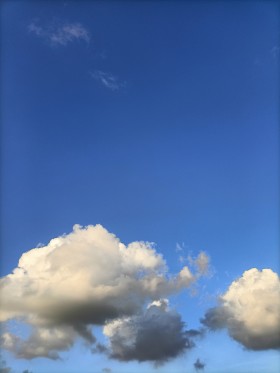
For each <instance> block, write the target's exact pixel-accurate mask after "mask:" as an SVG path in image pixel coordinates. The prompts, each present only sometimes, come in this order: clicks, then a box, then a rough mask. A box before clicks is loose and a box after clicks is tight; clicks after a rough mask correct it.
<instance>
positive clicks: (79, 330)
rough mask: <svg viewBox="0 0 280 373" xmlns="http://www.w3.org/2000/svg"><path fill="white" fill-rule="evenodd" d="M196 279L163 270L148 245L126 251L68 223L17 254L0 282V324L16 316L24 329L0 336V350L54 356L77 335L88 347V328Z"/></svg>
mask: <svg viewBox="0 0 280 373" xmlns="http://www.w3.org/2000/svg"><path fill="white" fill-rule="evenodd" d="M196 280H197V275H196V273H191V271H190V270H189V268H188V267H186V266H185V267H183V268H182V270H181V271H180V272H179V273H178V274H177V275H171V274H170V273H168V268H167V266H166V263H165V261H164V259H163V257H162V255H160V254H159V253H157V252H156V250H155V247H154V245H153V244H151V243H148V242H138V241H137V242H132V243H130V244H128V245H127V246H126V245H124V244H123V243H121V242H120V240H119V239H118V238H117V237H116V236H115V235H114V234H112V233H109V232H108V231H107V230H106V229H105V228H103V227H102V226H101V225H96V226H88V227H85V228H82V227H80V226H78V225H75V226H74V230H73V232H71V233H70V234H68V235H63V236H61V237H57V238H54V239H52V240H51V241H50V242H49V244H48V245H46V246H44V247H39V248H35V249H31V250H30V251H27V252H26V253H24V254H23V255H22V257H21V258H20V260H19V263H18V267H17V268H15V269H14V271H13V272H12V273H11V274H9V275H7V276H5V277H3V278H2V279H0V297H1V311H0V321H2V322H5V321H7V320H10V319H14V318H18V319H20V320H22V321H23V322H25V323H27V324H29V325H31V327H32V331H31V334H30V336H29V337H28V338H27V339H26V340H22V339H21V338H19V337H18V336H16V335H14V334H11V333H9V331H7V332H5V333H4V334H3V336H2V345H3V347H4V348H5V349H8V350H10V351H12V352H13V353H14V354H15V355H16V356H17V357H19V358H26V359H32V358H35V357H39V356H43V357H46V358H50V359H58V358H59V352H60V351H65V350H69V349H70V348H71V347H72V345H73V344H74V342H75V340H76V339H77V338H82V339H83V340H84V342H85V343H87V344H88V345H93V344H94V343H95V338H94V336H93V335H92V332H91V326H92V325H104V324H105V323H106V322H108V320H112V319H116V318H122V317H126V316H131V315H135V314H137V313H138V312H140V311H141V309H142V308H143V305H145V304H147V302H149V301H153V300H156V299H159V298H161V297H166V296H168V295H171V294H174V293H177V292H179V291H181V290H182V289H185V288H188V287H190V286H191V285H192V284H193V283H194V282H195V281H196Z"/></svg>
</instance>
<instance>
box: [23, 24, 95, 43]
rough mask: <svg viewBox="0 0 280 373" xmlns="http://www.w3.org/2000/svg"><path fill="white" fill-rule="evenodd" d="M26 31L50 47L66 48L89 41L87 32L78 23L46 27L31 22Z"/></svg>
mask: <svg viewBox="0 0 280 373" xmlns="http://www.w3.org/2000/svg"><path fill="white" fill-rule="evenodd" d="M28 31H29V32H30V33H32V34H34V35H36V36H37V37H39V38H42V39H44V40H46V41H47V42H48V43H49V44H51V45H57V46H59V45H62V46H66V45H68V44H69V43H72V42H74V41H79V40H82V41H85V42H87V43H88V42H89V41H90V33H89V31H88V30H87V29H86V28H85V27H84V26H82V25H81V24H80V23H64V24H62V25H55V24H51V25H48V26H46V27H43V26H41V25H38V23H35V22H32V23H30V24H29V25H28Z"/></svg>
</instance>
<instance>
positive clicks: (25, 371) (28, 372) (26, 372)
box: [22, 369, 32, 373]
mask: <svg viewBox="0 0 280 373" xmlns="http://www.w3.org/2000/svg"><path fill="white" fill-rule="evenodd" d="M22 373H32V372H31V370H28V369H25V370H24V371H23V372H22Z"/></svg>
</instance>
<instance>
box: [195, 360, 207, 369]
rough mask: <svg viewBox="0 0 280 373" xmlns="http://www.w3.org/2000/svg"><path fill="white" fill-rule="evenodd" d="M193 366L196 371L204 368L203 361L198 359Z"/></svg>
mask: <svg viewBox="0 0 280 373" xmlns="http://www.w3.org/2000/svg"><path fill="white" fill-rule="evenodd" d="M193 366H194V369H195V370H196V371H197V372H198V371H201V370H204V367H205V363H202V361H200V359H196V361H195V362H194V364H193Z"/></svg>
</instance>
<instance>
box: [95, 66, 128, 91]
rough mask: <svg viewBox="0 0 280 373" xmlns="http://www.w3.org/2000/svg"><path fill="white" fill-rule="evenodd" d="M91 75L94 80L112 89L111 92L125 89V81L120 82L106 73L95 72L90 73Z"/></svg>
mask: <svg viewBox="0 0 280 373" xmlns="http://www.w3.org/2000/svg"><path fill="white" fill-rule="evenodd" d="M90 75H91V77H92V78H93V79H95V80H96V81H98V82H100V83H102V84H103V85H104V86H105V87H106V88H108V89H110V90H111V91H118V90H119V89H120V88H123V87H125V85H126V83H125V82H124V81H120V79H119V78H118V77H116V76H114V75H112V74H111V73H107V72H105V71H101V70H95V71H94V72H90Z"/></svg>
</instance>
